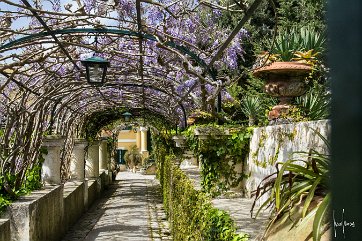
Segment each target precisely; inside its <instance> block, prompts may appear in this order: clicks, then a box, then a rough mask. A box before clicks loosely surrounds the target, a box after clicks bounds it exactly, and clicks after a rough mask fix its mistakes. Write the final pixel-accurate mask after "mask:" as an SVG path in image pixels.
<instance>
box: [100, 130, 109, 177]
mask: <svg viewBox="0 0 362 241" xmlns="http://www.w3.org/2000/svg"><path fill="white" fill-rule="evenodd" d="M108 163H109V158H108V150H107V138H106V137H105V138H102V140H101V141H100V146H99V169H101V170H106V171H108Z"/></svg>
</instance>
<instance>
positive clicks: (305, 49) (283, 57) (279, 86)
mask: <svg viewBox="0 0 362 241" xmlns="http://www.w3.org/2000/svg"><path fill="white" fill-rule="evenodd" d="M324 44H325V38H324V37H323V36H322V35H320V34H318V33H317V32H315V31H314V30H313V29H311V28H303V29H301V30H300V31H296V30H292V31H289V32H284V33H281V34H279V36H278V37H277V38H276V40H275V44H274V45H273V47H272V49H271V51H270V52H264V53H262V54H261V55H260V56H259V58H258V60H257V64H256V65H255V66H254V70H253V74H254V76H256V77H259V78H261V79H264V80H265V81H266V84H265V92H266V93H268V94H269V95H271V96H274V97H278V99H279V103H278V105H276V106H274V107H273V108H272V110H271V111H270V112H269V115H268V118H269V120H273V119H277V118H279V117H280V116H281V115H282V114H283V113H284V114H287V113H288V110H289V109H290V107H291V102H292V100H293V98H294V97H298V96H301V95H303V94H304V93H305V91H306V88H305V85H306V83H305V82H306V81H305V80H306V78H307V77H308V76H309V74H310V73H311V72H312V70H313V66H314V65H315V64H316V63H317V56H318V55H320V53H321V52H322V51H323V46H324Z"/></svg>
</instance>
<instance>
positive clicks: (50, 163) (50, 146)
mask: <svg viewBox="0 0 362 241" xmlns="http://www.w3.org/2000/svg"><path fill="white" fill-rule="evenodd" d="M64 140H65V138H64V137H63V136H47V137H45V139H44V140H43V144H42V147H45V148H46V149H47V151H48V154H44V155H43V157H44V163H43V165H42V170H41V177H42V180H43V181H44V182H45V183H47V184H60V183H61V178H60V167H61V162H60V150H61V148H62V147H63V145H64Z"/></svg>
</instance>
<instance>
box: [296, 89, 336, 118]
mask: <svg viewBox="0 0 362 241" xmlns="http://www.w3.org/2000/svg"><path fill="white" fill-rule="evenodd" d="M330 102H331V99H330V95H329V94H327V93H326V92H325V91H323V90H321V89H320V88H312V89H310V90H309V91H308V92H307V93H306V94H305V95H303V96H301V97H297V98H296V104H297V105H298V106H299V108H300V109H302V111H303V112H304V115H305V116H306V117H307V118H308V119H309V120H321V119H326V118H328V116H329V114H330V111H329V110H330Z"/></svg>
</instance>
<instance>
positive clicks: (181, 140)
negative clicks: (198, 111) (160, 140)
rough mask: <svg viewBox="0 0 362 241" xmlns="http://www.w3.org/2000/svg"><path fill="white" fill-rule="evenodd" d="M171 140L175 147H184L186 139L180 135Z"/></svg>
mask: <svg viewBox="0 0 362 241" xmlns="http://www.w3.org/2000/svg"><path fill="white" fill-rule="evenodd" d="M172 140H173V141H174V142H175V144H176V147H185V144H186V137H184V136H182V135H176V136H173V137H172Z"/></svg>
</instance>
